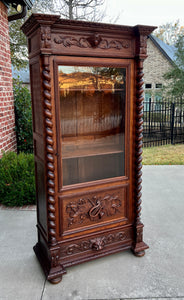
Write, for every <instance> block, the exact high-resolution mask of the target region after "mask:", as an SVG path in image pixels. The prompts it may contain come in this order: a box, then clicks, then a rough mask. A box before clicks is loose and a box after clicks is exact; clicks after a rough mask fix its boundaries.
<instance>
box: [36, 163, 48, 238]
mask: <svg viewBox="0 0 184 300" xmlns="http://www.w3.org/2000/svg"><path fill="white" fill-rule="evenodd" d="M35 173H36V189H37V191H36V195H37V214H38V223H39V225H41V227H42V229H44V231H45V233H46V232H47V206H46V193H45V175H44V174H45V167H44V164H43V163H42V162H41V161H39V160H37V161H36V162H35Z"/></svg>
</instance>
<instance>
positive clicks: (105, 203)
mask: <svg viewBox="0 0 184 300" xmlns="http://www.w3.org/2000/svg"><path fill="white" fill-rule="evenodd" d="M121 205H122V203H121V200H120V199H119V196H114V195H106V196H105V197H104V198H102V197H96V196H94V197H91V198H89V197H88V198H81V199H79V200H78V201H74V202H70V203H69V204H68V205H67V206H66V212H67V213H68V215H69V218H68V226H71V225H72V224H74V223H78V224H81V223H83V222H84V220H85V219H87V218H89V219H90V220H91V221H95V220H98V219H101V218H103V216H113V215H115V214H116V213H118V212H119V207H120V206H121Z"/></svg>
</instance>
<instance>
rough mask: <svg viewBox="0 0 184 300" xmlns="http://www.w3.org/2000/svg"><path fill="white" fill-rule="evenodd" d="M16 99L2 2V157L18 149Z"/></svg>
mask: <svg viewBox="0 0 184 300" xmlns="http://www.w3.org/2000/svg"><path fill="white" fill-rule="evenodd" d="M14 127H15V116H14V99H13V90H12V72H11V58H10V44H9V28H8V20H7V8H6V6H5V5H4V4H3V3H2V2H0V157H1V156H2V151H5V152H7V151H16V135H15V131H14Z"/></svg>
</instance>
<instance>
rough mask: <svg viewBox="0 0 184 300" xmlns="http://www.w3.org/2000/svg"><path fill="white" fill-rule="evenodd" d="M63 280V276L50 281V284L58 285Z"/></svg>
mask: <svg viewBox="0 0 184 300" xmlns="http://www.w3.org/2000/svg"><path fill="white" fill-rule="evenodd" d="M61 280H62V276H60V277H58V278H54V279H49V282H50V283H52V284H57V283H59V282H61Z"/></svg>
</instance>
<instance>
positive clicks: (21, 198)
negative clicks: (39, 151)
mask: <svg viewBox="0 0 184 300" xmlns="http://www.w3.org/2000/svg"><path fill="white" fill-rule="evenodd" d="M0 203H2V204H4V205H7V206H22V205H29V204H35V176H34V158H33V154H25V153H20V154H18V155H17V154H16V153H14V152H8V153H4V154H3V156H2V158H1V159H0Z"/></svg>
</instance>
